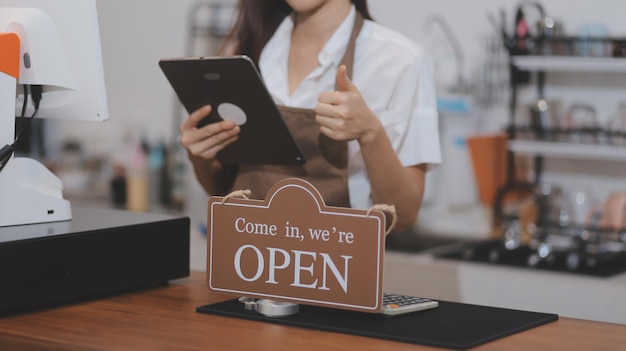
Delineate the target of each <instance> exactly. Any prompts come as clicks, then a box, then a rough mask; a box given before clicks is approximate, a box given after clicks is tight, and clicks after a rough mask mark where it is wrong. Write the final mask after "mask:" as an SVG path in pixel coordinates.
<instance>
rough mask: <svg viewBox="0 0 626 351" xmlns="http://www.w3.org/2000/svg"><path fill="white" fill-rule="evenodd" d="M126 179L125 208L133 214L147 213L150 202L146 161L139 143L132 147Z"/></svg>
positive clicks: (144, 153)
mask: <svg viewBox="0 0 626 351" xmlns="http://www.w3.org/2000/svg"><path fill="white" fill-rule="evenodd" d="M126 179H127V185H126V208H127V209H128V210H129V211H135V212H143V211H147V210H148V208H149V201H150V200H149V182H148V161H147V157H146V152H145V150H144V148H143V146H142V144H141V142H137V143H136V144H135V146H134V147H133V150H132V153H131V155H130V159H129V162H128V167H127V178H126Z"/></svg>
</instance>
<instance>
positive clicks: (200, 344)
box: [0, 272, 626, 351]
mask: <svg viewBox="0 0 626 351" xmlns="http://www.w3.org/2000/svg"><path fill="white" fill-rule="evenodd" d="M228 298H231V297H229V296H224V295H218V294H212V293H209V291H208V288H207V287H206V285H205V276H204V273H198V272H193V273H192V274H191V276H190V277H189V278H185V279H181V280H176V281H173V282H171V284H170V285H168V286H164V287H159V288H154V289H149V290H143V291H139V292H134V293H128V294H123V295H117V296H113V297H106V298H102V299H100V300H90V301H85V302H80V303H76V304H71V305H65V306H62V307H57V308H51V309H48V310H42V311H37V312H31V313H25V314H19V315H14V316H5V317H0V350H296V349H297V350H303V351H305V350H435V348H432V347H423V346H419V345H414V344H407V343H400V342H392V341H387V340H380V339H373V338H366V337H359V336H352V335H346V334H338V333H329V332H323V331H317V330H309V329H302V328H295V327H287V326H282V325H277V324H269V323H262V322H255V321H248V320H243V319H237V318H228V317H220V316H215V315H208V314H202V313H196V312H195V308H196V307H198V306H201V305H205V304H208V303H212V302H217V301H221V300H225V299H228ZM624 345H626V326H624V325H619V324H607V323H599V322H592V321H585V320H577V319H568V318H561V319H560V320H558V321H557V322H553V323H549V324H546V325H543V326H540V327H537V328H533V329H530V330H528V331H525V332H521V333H518V334H515V335H512V336H509V337H505V338H503V339H499V340H496V341H493V342H490V343H487V344H484V345H482V346H479V347H477V348H474V349H473V350H499V351H502V350H504V351H506V350H557V349H558V350H617V349H620V348H622V347H624Z"/></svg>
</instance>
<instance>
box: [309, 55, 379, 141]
mask: <svg viewBox="0 0 626 351" xmlns="http://www.w3.org/2000/svg"><path fill="white" fill-rule="evenodd" d="M335 85H336V89H338V90H336V91H325V92H322V93H321V94H320V95H319V96H318V103H317V105H316V106H315V113H316V116H315V120H316V121H317V123H319V124H320V130H321V132H322V133H324V134H325V135H327V136H328V137H330V138H332V139H335V140H341V141H350V140H358V141H359V143H363V142H367V141H369V140H371V139H372V138H374V137H375V136H376V133H378V132H380V131H381V130H382V125H381V123H380V120H379V119H378V118H377V117H376V115H374V112H372V110H371V109H370V108H369V107H368V106H367V104H366V103H365V100H363V96H361V92H359V89H358V88H357V87H356V85H354V83H352V81H351V80H350V78H348V76H347V75H346V66H345V65H340V66H339V69H337V77H336V84H335Z"/></svg>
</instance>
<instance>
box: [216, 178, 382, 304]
mask: <svg viewBox="0 0 626 351" xmlns="http://www.w3.org/2000/svg"><path fill="white" fill-rule="evenodd" d="M208 223H209V228H208V240H207V256H208V259H207V281H208V284H209V287H210V289H211V290H215V291H220V292H229V293H234V294H237V295H239V296H244V295H245V296H251V297H259V298H272V299H280V300H285V301H290V302H295V303H304V304H311V305H322V306H329V307H335V308H343V309H351V310H359V311H366V312H378V311H379V310H380V309H381V307H382V306H381V303H382V283H383V279H382V272H383V259H384V250H385V216H384V214H383V213H382V212H379V211H370V212H369V213H368V211H364V210H356V209H350V208H342V207H329V206H326V205H325V204H324V201H323V199H322V197H321V195H320V194H319V192H318V191H317V189H315V187H313V185H311V184H310V183H308V182H306V181H304V180H301V179H297V178H290V179H286V180H284V181H281V182H279V183H277V184H276V185H275V186H274V187H273V188H272V189H270V191H269V192H268V194H267V196H266V198H265V199H264V200H248V199H241V198H227V199H226V198H223V197H211V199H210V200H209V206H208Z"/></svg>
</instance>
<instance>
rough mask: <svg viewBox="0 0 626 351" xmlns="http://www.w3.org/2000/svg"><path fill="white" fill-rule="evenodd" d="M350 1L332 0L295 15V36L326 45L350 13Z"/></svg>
mask: <svg viewBox="0 0 626 351" xmlns="http://www.w3.org/2000/svg"><path fill="white" fill-rule="evenodd" d="M350 8H351V3H350V1H338V0H331V1H326V2H324V4H322V5H320V6H318V7H316V8H314V9H311V10H308V11H303V12H295V13H294V22H295V27H294V30H293V36H294V37H298V38H299V39H305V40H307V41H309V40H311V41H313V42H317V43H326V41H328V39H329V38H330V37H331V36H332V35H333V33H334V32H335V30H337V28H338V27H339V26H340V25H341V23H343V21H344V20H345V18H346V16H348V13H349V12H350Z"/></svg>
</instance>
